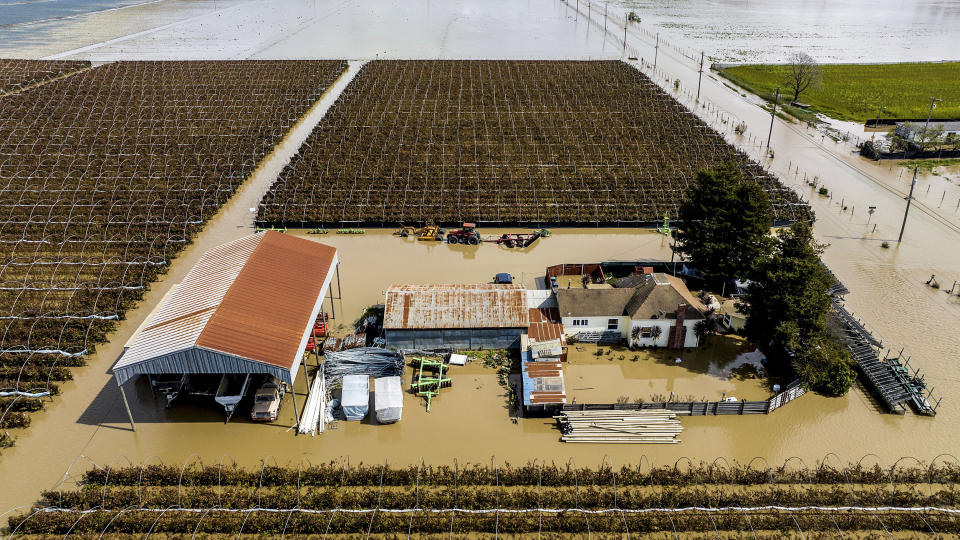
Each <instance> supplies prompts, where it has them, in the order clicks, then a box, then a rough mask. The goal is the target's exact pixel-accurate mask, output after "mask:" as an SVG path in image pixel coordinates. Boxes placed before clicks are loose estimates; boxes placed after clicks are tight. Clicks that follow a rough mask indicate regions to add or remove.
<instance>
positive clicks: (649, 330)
mask: <svg viewBox="0 0 960 540" xmlns="http://www.w3.org/2000/svg"><path fill="white" fill-rule="evenodd" d="M653 328H654V327H652V326H641V327H640V337H642V338H652V337H653Z"/></svg>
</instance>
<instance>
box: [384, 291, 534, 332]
mask: <svg viewBox="0 0 960 540" xmlns="http://www.w3.org/2000/svg"><path fill="white" fill-rule="evenodd" d="M529 323H530V317H529V313H528V311H527V296H526V290H524V289H523V288H522V287H520V286H519V285H515V284H513V285H498V284H491V283H484V284H478V285H402V286H394V287H390V288H389V289H387V297H386V305H385V311H384V317H383V327H384V328H385V329H389V330H397V329H441V328H526V327H527V326H528V325H529Z"/></svg>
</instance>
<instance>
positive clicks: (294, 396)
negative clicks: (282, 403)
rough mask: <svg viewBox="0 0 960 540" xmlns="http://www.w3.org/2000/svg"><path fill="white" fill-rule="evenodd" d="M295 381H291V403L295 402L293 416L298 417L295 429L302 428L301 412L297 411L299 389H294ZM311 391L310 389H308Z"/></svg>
mask: <svg viewBox="0 0 960 540" xmlns="http://www.w3.org/2000/svg"><path fill="white" fill-rule="evenodd" d="M293 383H294V380H293V379H292V378H291V379H290V401H293V414H294V416H296V419H297V422H296V423H295V424H294V425H293V427H300V411H299V410H297V389H296V388H294V385H293ZM308 391H309V389H308Z"/></svg>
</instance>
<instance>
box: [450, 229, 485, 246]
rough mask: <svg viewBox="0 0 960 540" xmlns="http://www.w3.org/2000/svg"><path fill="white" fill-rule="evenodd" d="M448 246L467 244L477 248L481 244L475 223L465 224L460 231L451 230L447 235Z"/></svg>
mask: <svg viewBox="0 0 960 540" xmlns="http://www.w3.org/2000/svg"><path fill="white" fill-rule="evenodd" d="M447 243H448V244H467V245H471V246H475V245H477V244H479V243H480V233H478V232H477V226H476V225H474V224H473V223H464V224H463V227H462V228H460V229H451V230H450V231H449V232H448V233H447Z"/></svg>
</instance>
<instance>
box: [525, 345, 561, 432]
mask: <svg viewBox="0 0 960 540" xmlns="http://www.w3.org/2000/svg"><path fill="white" fill-rule="evenodd" d="M520 363H521V377H522V384H523V411H524V413H525V414H526V416H552V415H554V414H557V413H558V412H560V410H561V409H562V408H563V404H564V403H566V402H567V391H566V386H565V385H564V382H563V363H562V362H561V361H560V358H556V357H540V358H536V359H535V358H533V354H532V351H523V352H522V353H521V355H520Z"/></svg>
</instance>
